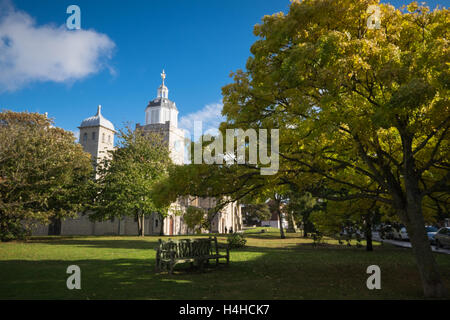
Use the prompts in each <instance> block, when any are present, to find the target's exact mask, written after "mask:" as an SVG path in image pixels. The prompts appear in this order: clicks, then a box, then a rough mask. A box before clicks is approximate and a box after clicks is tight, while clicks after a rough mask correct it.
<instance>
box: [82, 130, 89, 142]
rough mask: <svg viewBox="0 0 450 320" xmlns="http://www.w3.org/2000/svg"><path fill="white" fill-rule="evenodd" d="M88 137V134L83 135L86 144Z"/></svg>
mask: <svg viewBox="0 0 450 320" xmlns="http://www.w3.org/2000/svg"><path fill="white" fill-rule="evenodd" d="M87 136H88V135H87V132H85V133H84V135H83V141H84V142H85V143H86V142H87Z"/></svg>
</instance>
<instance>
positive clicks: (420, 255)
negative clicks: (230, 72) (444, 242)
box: [406, 200, 446, 298]
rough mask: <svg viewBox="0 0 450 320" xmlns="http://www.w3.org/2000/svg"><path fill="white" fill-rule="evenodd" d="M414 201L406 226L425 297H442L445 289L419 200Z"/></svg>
mask: <svg viewBox="0 0 450 320" xmlns="http://www.w3.org/2000/svg"><path fill="white" fill-rule="evenodd" d="M416 202H419V203H418V204H416V206H410V208H409V210H408V211H407V217H408V218H409V219H408V220H409V223H407V224H406V227H407V231H408V236H409V239H410V241H411V245H412V250H413V252H414V255H415V258H416V263H417V267H418V268H419V273H420V277H421V279H422V286H423V291H424V294H425V297H427V298H443V297H445V295H446V289H445V287H444V284H443V282H442V279H441V276H440V274H439V271H438V269H437V265H436V261H435V259H434V256H433V253H432V251H431V246H430V243H429V241H428V237H427V235H426V233H425V222H424V219H423V215H422V207H421V201H420V200H418V201H417V200H416Z"/></svg>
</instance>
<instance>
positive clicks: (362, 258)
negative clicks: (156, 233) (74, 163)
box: [0, 228, 450, 299]
mask: <svg viewBox="0 0 450 320" xmlns="http://www.w3.org/2000/svg"><path fill="white" fill-rule="evenodd" d="M264 229H266V230H267V232H265V233H260V230H259V229H251V230H247V231H246V238H247V247H246V248H243V249H236V250H233V251H232V252H231V263H230V266H229V267H226V266H219V267H218V268H208V269H206V271H205V272H204V273H200V272H199V271H198V270H195V269H194V270H190V269H189V266H183V265H181V266H177V267H176V269H175V270H176V272H175V274H174V275H172V276H169V275H168V274H166V273H161V274H157V273H155V272H154V264H155V251H154V249H153V248H155V247H156V244H157V241H158V239H159V238H160V237H145V238H144V239H142V238H139V237H128V236H122V237H34V238H31V239H30V240H29V241H27V242H10V243H0V299H421V298H423V295H422V288H421V282H420V278H419V274H418V271H417V268H416V265H415V262H414V257H413V255H412V251H411V250H410V249H402V248H396V247H393V246H390V245H380V244H376V246H375V250H374V251H373V252H366V251H365V250H364V248H356V247H354V246H353V247H346V246H341V245H338V243H337V241H335V240H330V239H328V240H326V243H325V244H323V245H319V246H317V247H314V246H313V245H312V240H310V239H303V238H301V237H300V236H299V235H296V234H287V238H286V239H283V240H282V239H280V238H279V232H278V231H277V230H276V229H270V228H264ZM182 238H186V236H183V237H182ZM219 240H220V241H221V242H225V241H226V238H225V237H223V236H219ZM435 257H436V261H437V263H438V266H439V269H440V272H441V275H442V278H443V279H444V281H445V283H446V286H447V288H449V289H450V255H444V254H435ZM72 264H75V265H78V266H79V267H80V268H81V290H68V289H67V288H66V279H67V277H68V276H69V275H68V274H66V269H67V267H68V266H69V265H72ZM372 264H376V265H378V266H380V268H381V287H382V289H381V290H368V289H367V287H366V280H367V277H368V276H369V275H368V274H366V269H367V267H368V266H369V265H372Z"/></svg>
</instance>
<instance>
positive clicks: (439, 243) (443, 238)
mask: <svg viewBox="0 0 450 320" xmlns="http://www.w3.org/2000/svg"><path fill="white" fill-rule="evenodd" d="M434 239H435V241H436V247H437V248H443V247H449V246H450V227H444V228H440V229H439V231H438V232H436V235H435V236H434Z"/></svg>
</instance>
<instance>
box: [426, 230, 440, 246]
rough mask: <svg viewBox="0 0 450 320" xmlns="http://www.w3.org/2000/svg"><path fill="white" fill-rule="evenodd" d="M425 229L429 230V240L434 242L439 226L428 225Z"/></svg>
mask: <svg viewBox="0 0 450 320" xmlns="http://www.w3.org/2000/svg"><path fill="white" fill-rule="evenodd" d="M425 231H426V232H427V237H428V240H430V243H431V244H433V243H434V242H435V240H434V236H435V235H436V232H437V231H438V228H436V227H433V226H426V227H425Z"/></svg>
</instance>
